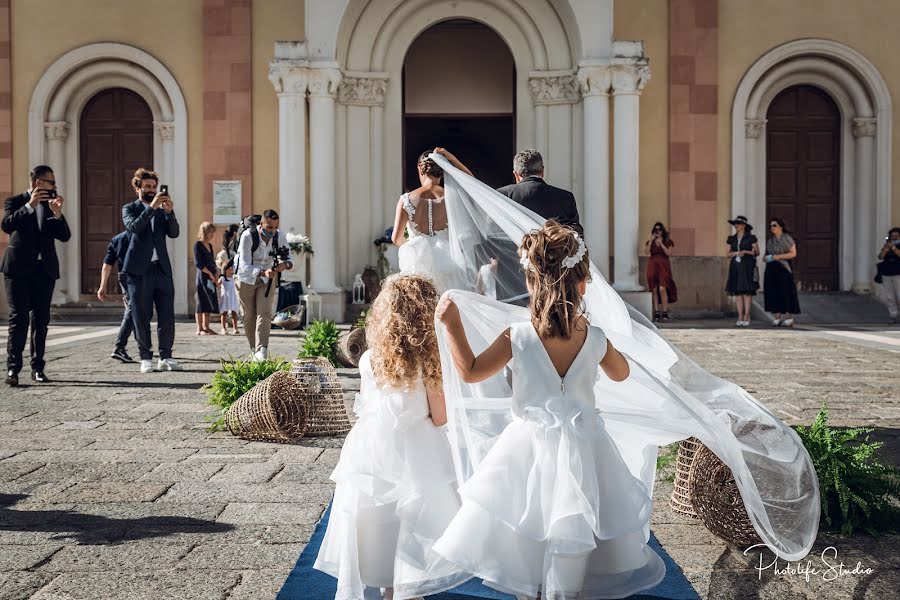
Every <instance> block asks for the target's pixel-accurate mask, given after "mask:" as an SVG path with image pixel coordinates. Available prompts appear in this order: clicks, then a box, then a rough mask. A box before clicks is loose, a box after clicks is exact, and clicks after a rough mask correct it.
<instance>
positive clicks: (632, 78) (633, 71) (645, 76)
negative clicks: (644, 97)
mask: <svg viewBox="0 0 900 600" xmlns="http://www.w3.org/2000/svg"><path fill="white" fill-rule="evenodd" d="M611 70H612V90H613V94H615V95H618V94H640V93H641V91H643V89H644V86H645V85H647V82H648V81H650V66H649V65H647V64H646V63H643V62H640V63H636V64H618V65H613V66H612V67H611Z"/></svg>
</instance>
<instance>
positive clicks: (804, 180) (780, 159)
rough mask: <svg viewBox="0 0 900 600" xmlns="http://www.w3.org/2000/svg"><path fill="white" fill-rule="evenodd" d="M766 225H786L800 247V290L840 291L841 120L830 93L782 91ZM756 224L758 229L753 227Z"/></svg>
mask: <svg viewBox="0 0 900 600" xmlns="http://www.w3.org/2000/svg"><path fill="white" fill-rule="evenodd" d="M766 118H767V119H768V122H767V123H766V163H767V164H766V222H765V223H760V224H759V225H760V227H759V228H760V229H761V230H765V232H763V231H760V233H759V236H758V237H759V239H760V246H761V248H760V249H762V245H763V243H764V242H763V238H764V236H765V235H768V228H769V223H770V222H771V221H770V220H771V219H772V218H774V217H780V218H781V219H783V220H784V221H785V223H786V224H787V226H788V228H789V229H790V230H791V232H792V236H793V237H794V239H795V240H796V242H797V258H796V259H795V260H794V276H795V279H796V280H797V283H798V285H799V287H800V289H801V290H806V291H833V290H838V289H840V287H839V285H840V284H839V268H838V243H839V235H840V200H839V199H840V156H841V115H840V112H839V111H838V107H837V105H835V103H834V101H833V100H832V99H831V97H830V96H828V94H826V93H825V92H823V91H822V90H820V89H819V88H817V87H813V86H809V85H800V86H795V87H791V88H788V89H786V90H784V91H783V92H781V93H780V94H779V95H778V96H777V97H776V98H775V100H774V101H773V102H772V104H771V106H770V107H769V112H768V114H767V115H766ZM754 225H756V224H755V223H754Z"/></svg>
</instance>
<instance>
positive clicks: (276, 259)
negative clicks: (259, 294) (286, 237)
mask: <svg viewBox="0 0 900 600" xmlns="http://www.w3.org/2000/svg"><path fill="white" fill-rule="evenodd" d="M269 256H271V257H272V268H273V269H277V268H278V265H279V263H283V262H287V261H288V259H289V258H290V256H291V250H290V248H288V247H287V246H274V247H273V248H272V249H271V250H269ZM277 277H281V274H280V273H278V274H277ZM271 290H272V279H270V280H269V283H268V285H266V298H268V297H269V292H270V291H271Z"/></svg>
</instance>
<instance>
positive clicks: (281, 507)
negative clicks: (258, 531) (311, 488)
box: [217, 502, 327, 526]
mask: <svg viewBox="0 0 900 600" xmlns="http://www.w3.org/2000/svg"><path fill="white" fill-rule="evenodd" d="M326 506H327V504H319V505H310V504H305V503H304V504H300V503H297V502H270V503H246V502H231V503H229V504H228V506H226V507H225V510H224V511H223V512H222V514H221V515H219V518H218V519H217V521H218V522H219V523H231V524H233V525H246V524H252V525H269V524H273V525H285V526H288V525H312V526H314V525H315V524H316V523H318V522H319V519H320V518H321V517H322V513H323V512H325V507H326Z"/></svg>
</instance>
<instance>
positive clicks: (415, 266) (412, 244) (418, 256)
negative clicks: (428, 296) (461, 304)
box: [397, 232, 467, 293]
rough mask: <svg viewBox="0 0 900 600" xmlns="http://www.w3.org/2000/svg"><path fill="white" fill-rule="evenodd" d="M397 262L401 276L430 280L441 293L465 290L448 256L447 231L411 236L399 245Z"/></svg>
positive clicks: (456, 267) (456, 268) (462, 281)
mask: <svg viewBox="0 0 900 600" xmlns="http://www.w3.org/2000/svg"><path fill="white" fill-rule="evenodd" d="M397 260H398V263H399V266H400V272H401V273H409V274H416V275H423V276H425V277H430V278H431V279H432V281H434V284H435V286H436V287H437V288H438V291H439V292H441V293H443V292H445V291H447V290H449V289H465V288H466V287H467V286H466V285H465V281H464V280H463V279H462V276H461V271H460V269H459V267H458V266H457V264H456V263H455V262H454V261H453V259H452V258H451V256H450V240H449V238H448V236H447V234H446V232H442V233H439V234H437V235H434V236H427V235H416V236H414V237H411V238H410V239H409V240H408V241H407V242H406V243H404V244H403V245H402V246H400V249H399V250H398V253H397Z"/></svg>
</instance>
